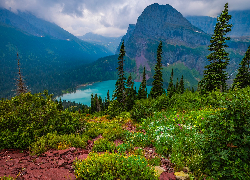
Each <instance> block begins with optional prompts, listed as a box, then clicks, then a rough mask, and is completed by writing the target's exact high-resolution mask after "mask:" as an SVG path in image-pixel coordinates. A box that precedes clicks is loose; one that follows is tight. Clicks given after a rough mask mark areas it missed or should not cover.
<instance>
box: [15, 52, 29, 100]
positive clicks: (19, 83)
mask: <svg viewBox="0 0 250 180" xmlns="http://www.w3.org/2000/svg"><path fill="white" fill-rule="evenodd" d="M19 61H20V59H19V56H18V53H17V66H18V79H17V80H16V86H17V89H16V94H17V95H19V94H22V93H26V92H27V91H28V90H27V86H26V85H25V83H24V80H23V76H22V74H21V68H20V62H19Z"/></svg>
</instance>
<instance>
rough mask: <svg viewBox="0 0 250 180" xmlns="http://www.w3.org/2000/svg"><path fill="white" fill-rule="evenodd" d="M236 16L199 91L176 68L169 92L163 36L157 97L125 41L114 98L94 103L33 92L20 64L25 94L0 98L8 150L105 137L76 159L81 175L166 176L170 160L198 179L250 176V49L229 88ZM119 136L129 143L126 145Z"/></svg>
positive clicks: (218, 33)
mask: <svg viewBox="0 0 250 180" xmlns="http://www.w3.org/2000/svg"><path fill="white" fill-rule="evenodd" d="M230 18H231V16H230V15H229V14H228V4H225V7H224V10H223V11H222V13H221V15H220V16H219V17H218V19H217V24H216V26H215V30H214V34H213V35H212V37H211V41H210V42H211V44H210V45H209V51H210V54H209V55H208V56H207V59H208V60H209V64H208V65H207V66H205V70H204V76H203V78H202V79H201V81H200V82H199V84H198V89H197V90H196V91H195V90H194V89H190V88H185V82H184V80H183V79H184V78H185V74H183V75H182V76H181V78H180V79H178V80H175V81H174V74H175V72H174V69H172V71H171V73H170V75H169V77H170V81H169V83H168V88H167V91H165V89H164V87H163V78H162V76H163V68H162V62H161V61H162V51H163V49H162V42H161V41H159V44H158V47H157V50H156V51H157V53H156V54H157V56H156V64H155V68H154V76H153V81H152V85H153V87H152V89H151V91H150V93H149V94H147V91H146V83H147V82H146V70H145V68H143V71H142V77H143V78H142V79H143V80H142V82H141V85H140V88H139V90H138V91H135V89H134V82H133V80H132V77H131V74H129V73H125V70H124V64H125V62H126V60H127V59H126V58H125V53H126V47H125V45H124V42H123V43H122V44H121V48H120V53H119V56H117V59H118V66H116V67H117V75H116V76H117V77H118V78H117V82H116V85H115V86H116V89H115V92H114V95H113V97H110V96H109V92H107V97H106V98H105V99H101V98H100V97H98V96H97V94H95V95H92V96H91V97H90V98H91V107H87V106H84V105H81V104H77V103H70V102H65V101H61V100H59V101H53V98H52V97H53V95H49V94H48V91H47V90H45V91H44V92H43V93H38V94H31V93H30V92H28V91H27V88H26V85H25V83H24V82H23V81H22V79H23V77H22V73H21V70H20V68H19V76H18V79H17V81H16V82H17V90H16V93H17V96H15V97H13V98H11V99H2V100H1V101H0V129H1V132H0V149H8V148H17V149H27V148H29V150H30V152H31V153H33V154H37V155H42V154H43V153H44V152H46V151H47V150H49V149H61V148H65V149H66V148H68V147H81V148H85V147H86V146H87V142H88V140H89V139H94V138H96V137H97V136H99V135H102V138H100V139H98V140H96V141H95V142H94V145H93V148H92V151H91V153H90V154H89V156H88V157H87V158H86V159H84V160H81V159H77V160H76V161H75V162H74V166H73V167H74V170H75V171H74V172H75V176H76V178H78V179H96V178H97V177H98V178H101V179H136V178H137V179H159V174H158V173H157V171H155V166H159V165H160V163H161V159H162V158H167V159H169V160H170V161H171V163H173V168H174V171H175V172H178V171H181V170H182V169H183V168H184V167H185V168H188V169H189V171H188V172H187V174H188V176H189V178H190V179H246V180H247V179H249V178H250V174H249V173H250V164H249V162H250V156H249V154H250V149H249V147H250V87H249V86H250V80H249V79H250V71H249V64H250V46H249V48H248V50H247V51H246V52H245V55H244V58H243V59H242V61H241V63H240V64H239V69H238V72H237V75H236V77H235V79H234V80H233V85H232V87H230V88H229V87H228V86H227V83H226V81H227V80H228V78H229V76H228V74H227V72H226V68H227V65H228V63H229V60H230V59H229V53H228V52H227V51H226V48H227V46H228V45H227V44H226V42H227V40H229V39H230V38H229V37H227V36H226V34H227V33H228V32H230V30H231V24H229V20H230ZM128 125H130V126H129V127H131V126H132V127H134V128H132V130H131V129H128V128H127V127H128ZM117 139H119V140H121V141H122V143H121V144H119V145H118V146H116V145H115V143H114V141H115V140H117ZM146 147H154V148H155V150H156V153H157V156H154V157H148V158H146V157H147V156H146V154H145V153H146V150H145V149H146ZM98 152H105V153H98Z"/></svg>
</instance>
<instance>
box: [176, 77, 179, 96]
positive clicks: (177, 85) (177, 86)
mask: <svg viewBox="0 0 250 180" xmlns="http://www.w3.org/2000/svg"><path fill="white" fill-rule="evenodd" d="M179 92H180V91H179V79H178V78H177V80H176V84H175V93H179Z"/></svg>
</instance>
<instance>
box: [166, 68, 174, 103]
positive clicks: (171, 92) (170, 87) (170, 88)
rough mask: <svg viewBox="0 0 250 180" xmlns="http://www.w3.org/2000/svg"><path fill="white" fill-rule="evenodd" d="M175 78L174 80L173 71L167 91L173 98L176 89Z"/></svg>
mask: <svg viewBox="0 0 250 180" xmlns="http://www.w3.org/2000/svg"><path fill="white" fill-rule="evenodd" d="M173 78H174V70H173V69H172V72H171V76H170V81H169V84H168V89H167V95H168V96H169V97H170V98H171V97H172V96H173V94H174V91H175V88H174V83H173Z"/></svg>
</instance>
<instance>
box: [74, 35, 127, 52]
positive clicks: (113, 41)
mask: <svg viewBox="0 0 250 180" xmlns="http://www.w3.org/2000/svg"><path fill="white" fill-rule="evenodd" d="M78 38H79V39H81V40H84V41H86V42H90V43H92V44H99V45H102V46H105V47H106V48H107V49H108V50H110V51H111V52H113V53H114V54H115V51H116V49H117V47H118V45H119V43H120V42H121V38H122V37H105V36H101V35H98V34H93V33H91V32H89V33H86V34H85V35H83V36H78Z"/></svg>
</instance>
